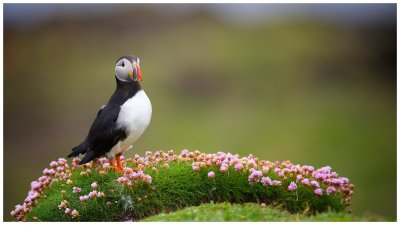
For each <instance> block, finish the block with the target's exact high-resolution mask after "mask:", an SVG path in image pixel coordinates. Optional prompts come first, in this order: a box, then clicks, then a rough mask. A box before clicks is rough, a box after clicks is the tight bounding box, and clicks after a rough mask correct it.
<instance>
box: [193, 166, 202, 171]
mask: <svg viewBox="0 0 400 225" xmlns="http://www.w3.org/2000/svg"><path fill="white" fill-rule="evenodd" d="M192 168H193V171H194V172H199V171H200V167H198V166H196V165H193V166H192Z"/></svg>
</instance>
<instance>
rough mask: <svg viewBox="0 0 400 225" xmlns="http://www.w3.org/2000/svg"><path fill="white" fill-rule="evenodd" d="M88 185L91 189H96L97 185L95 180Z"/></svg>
mask: <svg viewBox="0 0 400 225" xmlns="http://www.w3.org/2000/svg"><path fill="white" fill-rule="evenodd" d="M90 186H91V187H92V188H93V190H95V189H97V187H98V185H97V183H96V182H93V183H92V184H91V185H90Z"/></svg>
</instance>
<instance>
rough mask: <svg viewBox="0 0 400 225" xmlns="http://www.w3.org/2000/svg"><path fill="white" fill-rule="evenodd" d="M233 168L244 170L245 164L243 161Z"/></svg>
mask: <svg viewBox="0 0 400 225" xmlns="http://www.w3.org/2000/svg"><path fill="white" fill-rule="evenodd" d="M233 168H235V170H236V171H239V170H242V169H243V164H242V163H236V164H235V166H234V167H233Z"/></svg>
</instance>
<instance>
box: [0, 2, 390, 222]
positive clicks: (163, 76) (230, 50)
mask: <svg viewBox="0 0 400 225" xmlns="http://www.w3.org/2000/svg"><path fill="white" fill-rule="evenodd" d="M3 7H4V124H5V125H4V135H5V136H4V185H5V186H4V195H3V196H4V215H5V220H11V219H12V218H11V217H10V216H9V212H10V211H11V210H12V209H13V207H14V206H15V205H16V204H20V203H22V202H23V200H24V199H25V197H26V194H27V191H28V190H29V187H30V186H29V185H30V182H31V181H33V180H36V179H37V178H38V177H39V176H40V175H41V172H42V170H43V169H44V168H45V167H48V163H49V162H50V161H52V160H55V159H57V158H59V157H65V156H66V155H67V154H68V153H69V151H70V149H71V148H72V147H74V146H75V145H77V144H79V143H80V142H81V141H82V140H83V138H84V137H85V135H86V134H87V132H88V129H89V127H90V124H91V123H92V121H93V119H94V117H95V115H96V113H97V111H98V109H99V108H100V107H101V106H102V105H103V104H105V103H106V102H107V101H108V98H109V97H110V96H111V94H112V92H113V91H114V88H115V80H114V65H115V61H116V59H117V58H118V57H120V56H122V55H126V54H135V55H138V56H139V57H140V59H141V68H142V72H143V83H142V87H143V88H144V89H145V91H146V93H147V95H148V96H149V98H150V100H151V102H152V104H153V117H152V121H151V124H150V126H149V128H148V130H147V131H146V132H145V134H144V135H143V136H142V138H141V139H140V140H139V141H138V142H137V143H136V144H135V145H134V149H133V150H131V151H130V152H128V153H127V154H126V155H127V156H133V155H134V154H135V153H140V154H143V153H144V152H145V151H146V150H153V151H155V150H159V149H163V150H170V149H174V150H175V151H176V152H180V151H181V150H182V149H185V148H187V149H189V150H195V149H199V150H201V151H204V152H216V151H226V152H231V153H239V154H241V155H247V154H250V153H252V154H254V155H256V156H258V157H259V158H262V159H267V160H286V159H290V160H291V161H292V162H294V163H299V164H306V165H313V166H315V167H322V166H326V165H330V166H332V167H333V169H334V170H335V171H338V172H339V174H340V175H342V176H346V177H349V178H350V180H351V182H352V183H354V184H355V185H356V191H355V195H354V198H353V199H352V200H353V201H352V208H353V212H354V213H355V214H356V215H363V214H378V215H382V216H385V217H387V218H391V219H396V5H395V4H344V5H341V4H323V5H318V4H282V5H280V4H259V5H246V4H236V5H234V4H197V5H195V4H192V5H190V4H179V5H178V4H165V5H163V4H104V5H89V4H35V5H34V4H5V5H3Z"/></svg>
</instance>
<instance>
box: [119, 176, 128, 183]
mask: <svg viewBox="0 0 400 225" xmlns="http://www.w3.org/2000/svg"><path fill="white" fill-rule="evenodd" d="M117 181H118V183H120V184H125V183H126V182H127V181H128V178H126V177H119V178H118V180H117Z"/></svg>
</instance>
